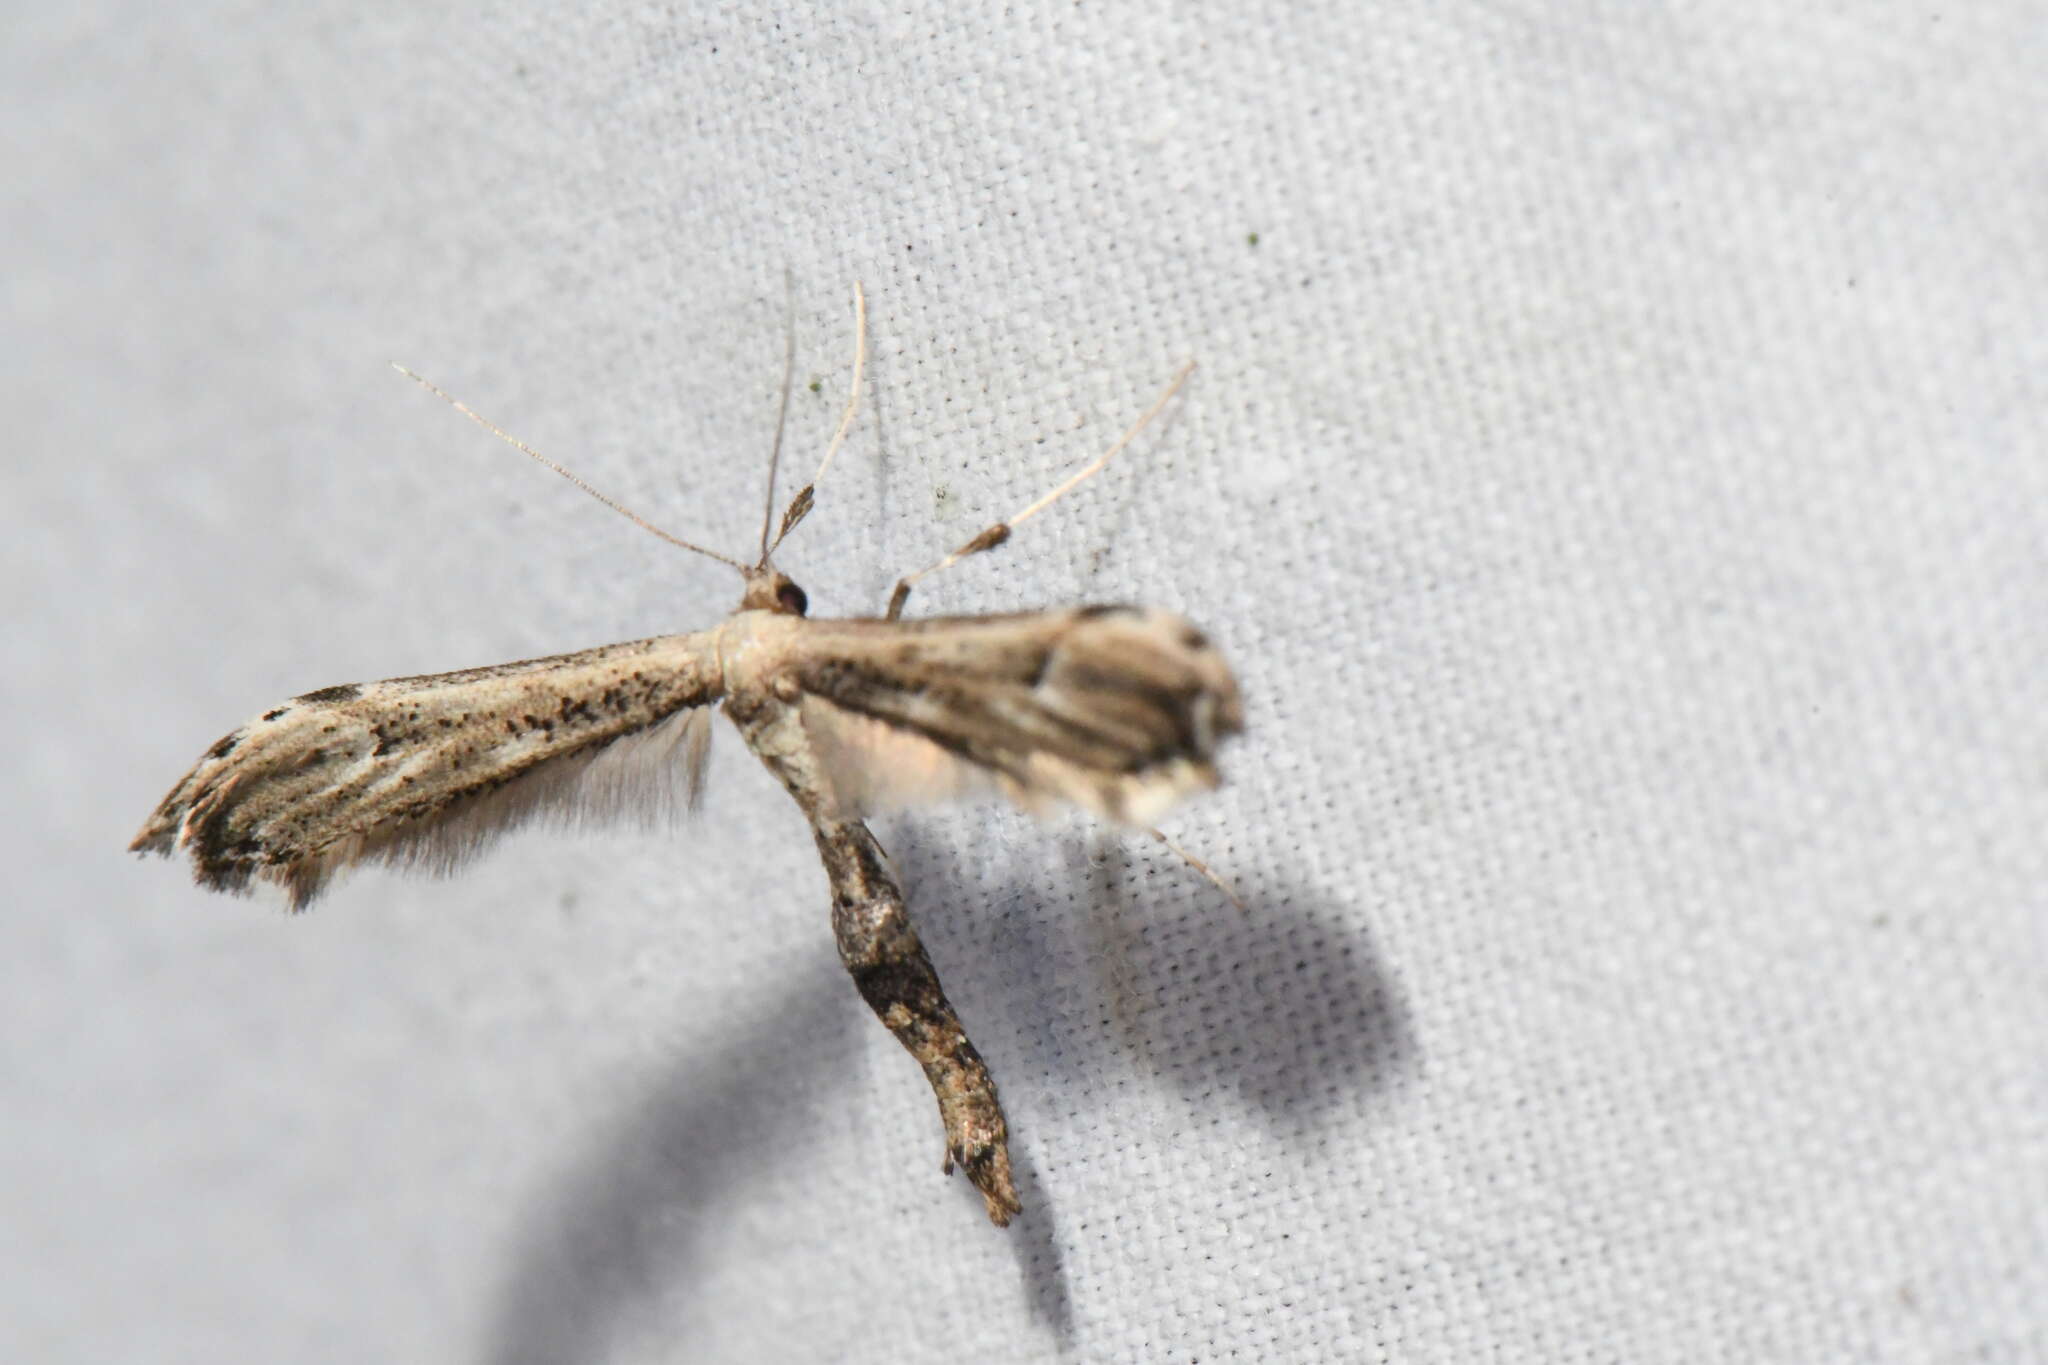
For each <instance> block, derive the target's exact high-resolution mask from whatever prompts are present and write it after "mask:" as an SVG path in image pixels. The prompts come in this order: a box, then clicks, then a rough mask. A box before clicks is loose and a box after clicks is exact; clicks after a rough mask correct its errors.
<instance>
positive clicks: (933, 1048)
mask: <svg viewBox="0 0 2048 1365" xmlns="http://www.w3.org/2000/svg"><path fill="white" fill-rule="evenodd" d="M811 830H812V833H813V834H814V835H815V836H816V838H817V841H818V852H819V853H820V854H821V855H822V856H823V858H824V861H825V869H826V872H827V873H828V874H829V875H830V877H831V879H832V932H833V935H834V936H835V937H836V938H837V939H838V941H839V960H840V961H841V962H843V963H845V964H846V970H847V971H848V972H849V973H850V974H851V975H852V976H853V984H854V986H855V987H856V988H858V989H859V991H860V994H861V998H862V999H863V1000H866V1001H867V1002H868V1007H869V1008H870V1009H872V1010H873V1011H874V1012H875V1014H876V1015H877V1016H879V1017H880V1019H881V1021H882V1022H883V1023H884V1024H886V1025H888V1027H889V1032H891V1033H893V1034H895V1035H896V1041H897V1042H899V1043H901V1044H903V1046H904V1047H905V1048H906V1049H907V1050H908V1051H909V1053H910V1055H911V1056H913V1057H915V1058H916V1059H917V1064H918V1065H919V1066H921V1067H923V1068H924V1074H925V1079H926V1080H928V1081H930V1082H931V1087H932V1093H933V1094H935V1095H936V1096H937V1097H938V1101H939V1117H940V1119H941V1120H942V1121H943V1122H944V1123H945V1125H946V1160H945V1170H946V1173H947V1174H949V1175H950V1174H951V1173H952V1170H953V1167H954V1165H955V1164H956V1163H957V1164H958V1165H959V1166H960V1167H961V1168H962V1169H964V1170H965V1171H966V1172H967V1178H968V1179H969V1180H971V1181H973V1182H974V1187H975V1188H976V1189H977V1190H980V1191H981V1198H982V1202H983V1203H984V1204H986V1205H987V1206H988V1216H989V1221H990V1222H992V1223H994V1224H995V1225H996V1226H997V1227H1002V1226H1004V1225H1006V1224H1007V1223H1008V1222H1009V1221H1010V1219H1011V1218H1012V1217H1014V1216H1015V1215H1016V1214H1017V1213H1018V1211H1019V1210H1020V1209H1021V1208H1022V1205H1020V1204H1019V1203H1018V1202H1017V1187H1016V1185H1015V1184H1014V1183H1012V1181H1011V1179H1010V1146H1009V1125H1008V1124H1007V1123H1006V1122H1005V1121H1004V1119H1003V1106H1002V1102H1001V1101H1000V1100H998V1099H997V1098H996V1083H995V1081H994V1079H993V1078H991V1077H990V1076H989V1074H988V1067H987V1066H986V1065H984V1064H983V1063H982V1060H981V1054H980V1053H978V1052H976V1051H975V1050H974V1044H973V1043H971V1042H969V1041H968V1039H967V1030H966V1029H964V1028H962V1027H961V1025H960V1016H959V1015H957V1014H955V1013H954V1012H953V1005H952V1002H951V1001H949V1000H947V999H946V991H945V988H944V987H943V986H941V985H940V984H939V976H938V973H937V972H936V971H934V970H933V969H932V962H931V958H930V957H928V956H927V955H926V954H925V950H924V944H923V943H921V942H919V941H918V937H917V930H916V929H915V928H914V927H913V926H912V925H911V923H910V915H909V913H908V912H907V911H906V910H905V909H904V906H903V892H902V890H901V889H900V888H898V887H897V885H896V881H895V878H893V877H891V876H890V875H889V869H888V864H887V862H886V861H885V859H884V858H883V855H882V849H881V846H880V845H879V844H877V843H876V842H875V836H874V835H872V834H870V833H869V832H868V828H867V826H866V825H864V824H862V823H861V822H859V821H858V820H833V819H829V818H820V819H817V820H814V821H813V823H812V826H811Z"/></svg>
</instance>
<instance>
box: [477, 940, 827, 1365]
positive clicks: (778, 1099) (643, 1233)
mask: <svg viewBox="0 0 2048 1365" xmlns="http://www.w3.org/2000/svg"><path fill="white" fill-rule="evenodd" d="M792 975H793V978H794V979H793V980H792V982H791V984H790V985H789V987H788V989H786V990H785V991H784V992H783V993H781V994H780V995H778V996H776V997H775V998H773V999H772V1000H769V1001H766V1002H764V1003H762V1004H760V1005H757V1006H756V1007H755V1008H754V1009H752V1010H751V1011H747V1012H745V1013H742V1014H741V1015H739V1017H736V1018H734V1019H733V1021H732V1027H731V1030H730V1031H729V1032H728V1033H726V1034H725V1035H724V1036H726V1037H729V1038H731V1039H732V1040H733V1041H732V1043H731V1044H730V1045H728V1046H726V1047H722V1048H718V1049H715V1050H713V1051H711V1052H709V1053H702V1052H700V1053H694V1054H692V1057H691V1060H690V1061H689V1062H688V1063H687V1064H684V1065H679V1066H674V1067H672V1068H671V1069H670V1070H669V1071H668V1072H667V1073H666V1074H665V1075H663V1076H662V1077H661V1078H660V1080H659V1082H658V1084H657V1085H656V1086H655V1087H654V1088H653V1089H652V1091H651V1093H649V1094H647V1095H646V1096H645V1098H644V1099H643V1100H642V1101H641V1102H640V1103H639V1104H638V1105H637V1106H635V1107H634V1108H633V1109H632V1110H631V1111H630V1112H629V1113H628V1114H627V1115H626V1116H625V1117H624V1118H623V1119H621V1120H619V1121H617V1122H616V1123H615V1124H614V1126H613V1127H612V1129H611V1130H610V1131H609V1132H608V1133H607V1134H606V1135H605V1136H604V1137H603V1139H602V1140H600V1141H598V1142H596V1143H595V1144H593V1145H592V1147H591V1148H590V1149H589V1150H587V1151H586V1152H585V1153H584V1154H583V1155H582V1156H581V1157H580V1158H579V1159H578V1160H577V1161H576V1162H575V1163H574V1165H573V1166H572V1167H571V1168H570V1170H569V1171H568V1172H567V1173H566V1174H563V1175H560V1176H557V1177H556V1178H555V1183H554V1186H553V1188H552V1189H551V1190H550V1191H549V1193H548V1194H547V1195H546V1196H544V1197H542V1198H540V1199H539V1200H537V1201H536V1204H535V1207H534V1208H533V1209H531V1210H530V1211H529V1213H528V1214H527V1216H526V1217H525V1219H524V1220H523V1226H522V1228H521V1231H520V1234H519V1243H518V1248H517V1250H516V1251H515V1253H514V1259H513V1264H512V1266H511V1268H510V1270H509V1271H508V1273H507V1274H506V1276H505V1278H504V1280H503V1282H502V1283H501V1285H500V1287H499V1292H498V1301H497V1305H496V1310H495V1313H494V1314H493V1319H492V1321H491V1324H490V1327H489V1330H488V1334H487V1337H486V1346H485V1349H484V1351H483V1353H482V1356H481V1358H482V1359H483V1360H485V1361H487V1362H490V1363H491V1365H539V1362H553V1361H564V1360H601V1359H609V1358H611V1357H612V1356H613V1355H614V1354H615V1350H616V1347H617V1343H618V1342H619V1341H620V1340H621V1338H622V1337H623V1336H625V1335H626V1334H627V1333H628V1332H629V1331H631V1329H633V1328H635V1327H657V1326H658V1327H660V1328H662V1329H663V1330H673V1329H674V1327H675V1324H674V1323H673V1322H672V1321H670V1319H672V1318H673V1317H674V1316H675V1315H674V1312H673V1306H674V1304H675V1302H676V1300H675V1295H676V1294H677V1293H678V1292H679V1291H681V1290H683V1289H684V1288H685V1287H686V1286H687V1285H688V1284H689V1283H690V1281H691V1279H692V1278H693V1273H692V1272H693V1270H694V1269H695V1260H696V1245H695V1244H696V1242H697V1240H698V1239H697V1235H696V1234H697V1230H698V1229H700V1228H702V1227H704V1226H705V1225H706V1224H707V1222H708V1221H710V1220H715V1219H716V1218H717V1217H718V1215H719V1211H720V1210H721V1209H722V1208H724V1207H726V1206H727V1205H728V1204H729V1203H730V1201H731V1200H732V1199H733V1198H734V1196H735V1192H736V1191H743V1190H746V1189H748V1188H752V1187H753V1186H754V1185H755V1184H756V1183H757V1182H758V1179H762V1178H770V1177H771V1176H772V1172H773V1170H774V1169H776V1168H792V1167H796V1166H799V1165H800V1164H801V1162H802V1155H801V1154H802V1152H803V1151H804V1150H805V1148H806V1147H807V1145H808V1144H809V1143H810V1142H812V1141H817V1142H824V1141H827V1140H829V1139H828V1135H827V1134H826V1132H825V1131H824V1130H825V1127H826V1112H827V1109H828V1107H829V1106H828V1105H826V1104H824V1103H821V1099H823V1098H825V1097H828V1096H829V1095H830V1093H831V1092H832V1091H833V1090H834V1089H835V1088H836V1086H837V1083H838V1082H837V1078H838V1077H841V1076H845V1075H848V1074H859V1068H858V1066H857V1065H856V1064H855V1062H856V1059H855V1048H856V1046H857V1044H856V1034H855V1032H854V1030H855V1029H856V1027H858V1026H859V1025H860V1024H861V1022H862V1020H861V1019H860V1018H858V1017H857V1016H860V1015H865V1014H866V1011H865V1010H864V1009H862V1008H861V1004H860V1000H859V997H858V996H856V995H855V994H854V992H853V989H852V987H851V986H850V985H849V984H848V982H847V980H846V975H845V973H844V972H843V971H841V970H840V968H839V964H838V962H837V961H836V960H834V959H832V958H830V957H829V956H828V957H826V958H825V959H824V960H823V961H822V962H820V963H819V964H818V965H815V966H814V967H812V968H811V969H810V970H807V971H797V972H793V974H792ZM693 1307H694V1306H693ZM656 1318H661V1319H662V1321H661V1322H659V1323H657V1322H656V1321H655V1319H656ZM681 1327H682V1330H684V1331H687V1330H688V1319H687V1316H686V1317H685V1318H684V1319H683V1321H682V1323H681Z"/></svg>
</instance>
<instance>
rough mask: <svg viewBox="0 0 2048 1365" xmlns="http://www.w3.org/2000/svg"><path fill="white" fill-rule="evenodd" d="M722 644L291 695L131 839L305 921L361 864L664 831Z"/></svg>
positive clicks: (701, 759)
mask: <svg viewBox="0 0 2048 1365" xmlns="http://www.w3.org/2000/svg"><path fill="white" fill-rule="evenodd" d="M715 640H716V632H715V631H702V632H698V633H696V634H692V635H668V636H662V637H659V638H656V639H652V640H639V641H634V642H632V643H629V644H620V645H607V646H604V647H603V648H600V649H589V650H584V651H581V652H580V653H575V654H562V655H556V656H554V657H551V658H545V659H529V660H525V661H523V662H520V663H510V664H501V665H499V666H497V667H494V668H476V669H469V670H466V671H464V672H460V673H441V674H435V675H431V676H427V677H418V678H393V679H390V680H389V681H386V682H375V683H360V684H344V685H342V686H339V687H326V688H322V689H320V690H319V691H317V692H308V693H307V694H306V695H304V696H302V697H294V698H293V699H292V700H290V701H288V702H285V703H284V704H283V705H281V706H278V707H275V708H273V709H272V710H269V711H266V712H264V713H263V715H261V716H260V717H258V718H257V719H255V720H253V721H251V722H249V724H247V725H245V726H243V727H242V728H241V729H239V730H237V731H235V732H234V733H233V734H231V735H228V736H227V737H225V738H224V739H222V740H221V741H220V742H219V743H217V744H215V745H214V746H213V747H212V748H211V749H209V750H207V752H206V754H205V756H204V757H202V758H201V759H200V760H199V763H198V765H197V766H196V767H194V768H193V769H192V771H191V772H190V773H188V774H186V776H185V778H184V780H183V781H181V782H180V783H178V785H177V786H176V787H175V788H174V789H173V790H172V791H171V794H170V795H169V796H167V797H165V798H164V800H163V804H162V805H160V806H158V807H157V810H156V814H154V815H152V816H151V817H150V819H149V822H148V823H147V824H145V825H144V826H143V827H142V832H141V833H140V834H138V835H136V836H135V842H134V843H133V844H132V845H130V848H131V849H132V850H133V851H135V852H138V853H161V854H164V855H165V856H167V857H169V856H174V855H175V854H176V853H177V852H178V851H179V850H183V851H185V852H187V853H189V854H190V855H191V857H192V865H193V870H194V876H195V877H196V879H197V880H198V882H199V883H200V884H201V885H202V886H206V887H209V888H211V889H213V890H216V891H235V892H241V891H246V890H248V888H249V884H250V882H251V880H252V879H260V880H263V881H269V882H274V883H276V884H277V885H279V886H282V887H283V888H285V890H286V892H287V893H288V895H289V896H290V899H291V904H292V908H293V909H295V910H296V909H302V908H304V907H305V906H306V905H307V904H308V903H309V902H311V901H312V899H313V898H314V896H316V895H317V894H318V893H319V891H320V888H321V886H322V885H323V884H324V883H325V882H326V880H327V879H328V878H329V877H330V876H332V875H333V874H334V873H336V872H338V871H341V870H342V869H344V868H346V867H349V866H350V865H352V864H354V863H358V862H361V861H363V860H365V859H372V858H374V859H379V860H382V861H385V862H391V863H397V864H401V865H406V866H413V867H421V868H425V869H428V870H432V871H446V870H449V869H451V868H453V867H455V866H456V865H458V864H459V863H461V862H463V861H465V860H466V859H467V858H469V857H470V856H471V855H473V854H475V853H476V852H477V851H478V850H480V849H481V848H482V847H483V846H484V845H485V844H487V843H489V842H490V841H491V840H492V839H493V838H495V837H496V836H497V835H499V834H501V833H504V832H505V831H507V830H509V829H511V828H513V827H515V826H517V825H519V824H520V823H522V822H524V821H527V820H529V819H532V818H535V817H537V816H539V817H553V818H556V819H564V820H568V821H572V822H573V821H583V820H598V819H606V818H612V817H617V816H620V815H631V814H637V815H640V816H642V817H643V818H646V819H650V820H651V819H656V818H660V817H662V816H664V815H668V814H673V813H675V812H676V811H678V810H679V808H681V807H683V806H686V805H693V804H695V800H696V796H697V794H698V793H699V792H700V791H701V789H702V783H703V773H704V764H705V759H706V756H707V753H708V744H709V740H710V719H711V712H710V709H709V707H710V704H711V703H713V702H715V701H717V700H718V687H719V681H718V680H719V678H720V670H719V668H718V660H717V656H716V647H715Z"/></svg>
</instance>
